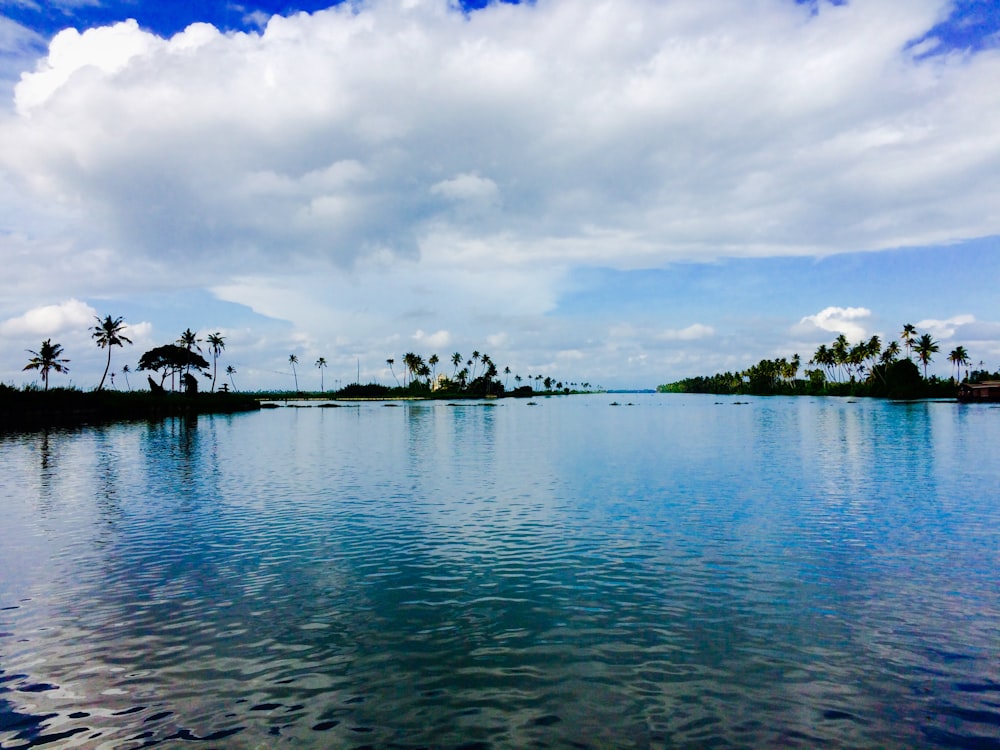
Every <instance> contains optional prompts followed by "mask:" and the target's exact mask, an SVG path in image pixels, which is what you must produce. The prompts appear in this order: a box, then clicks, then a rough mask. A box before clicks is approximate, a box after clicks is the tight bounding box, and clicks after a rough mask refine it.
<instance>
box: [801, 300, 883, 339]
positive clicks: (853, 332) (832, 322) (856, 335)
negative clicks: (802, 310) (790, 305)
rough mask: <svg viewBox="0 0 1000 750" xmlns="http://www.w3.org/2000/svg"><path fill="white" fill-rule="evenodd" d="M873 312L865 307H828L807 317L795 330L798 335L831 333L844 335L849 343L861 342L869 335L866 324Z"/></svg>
mask: <svg viewBox="0 0 1000 750" xmlns="http://www.w3.org/2000/svg"><path fill="white" fill-rule="evenodd" d="M871 315H872V311H871V310H869V309H867V308H865V307H827V308H824V309H823V310H820V311H819V312H818V313H816V314H815V315H807V316H806V317H804V318H802V320H800V321H799V324H798V326H796V328H795V329H794V330H795V332H796V333H798V334H808V333H809V332H811V331H816V330H817V329H818V330H820V331H829V332H831V333H837V334H840V333H842V334H844V336H846V337H847V340H848V341H855V342H856V341H860V340H861V339H863V338H865V337H866V336H867V335H868V333H867V329H866V327H865V326H864V322H865V321H867V320H868V319H869V318H871Z"/></svg>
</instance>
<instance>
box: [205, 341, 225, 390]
mask: <svg viewBox="0 0 1000 750" xmlns="http://www.w3.org/2000/svg"><path fill="white" fill-rule="evenodd" d="M205 341H207V342H208V346H209V351H211V352H212V393H215V377H216V375H217V374H218V366H219V355H220V354H222V350H223V349H225V348H226V340H225V338H223V336H222V334H221V333H219V332H218V331H216V332H215V333H210V334H208V336H207V337H206V338H205Z"/></svg>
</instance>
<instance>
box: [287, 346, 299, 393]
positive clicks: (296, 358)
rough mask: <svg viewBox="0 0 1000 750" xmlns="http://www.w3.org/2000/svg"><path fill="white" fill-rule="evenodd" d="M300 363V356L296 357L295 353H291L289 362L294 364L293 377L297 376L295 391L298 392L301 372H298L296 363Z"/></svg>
mask: <svg viewBox="0 0 1000 750" xmlns="http://www.w3.org/2000/svg"><path fill="white" fill-rule="evenodd" d="M298 363H299V358H298V357H296V356H295V355H294V354H289V355H288V364H290V365H291V366H292V377H293V378H295V391H296V392H298V390H299V374H298V373H297V372H295V365H297V364H298Z"/></svg>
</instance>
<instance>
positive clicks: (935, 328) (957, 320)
mask: <svg viewBox="0 0 1000 750" xmlns="http://www.w3.org/2000/svg"><path fill="white" fill-rule="evenodd" d="M975 321H976V317H975V316H974V315H955V316H953V317H951V318H948V319H947V320H921V321H920V322H919V323H916V324H915V326H916V329H917V330H918V331H920V332H924V331H926V332H927V333H929V334H930V335H931V336H932V337H933V338H935V339H951V338H952V337H953V336H954V335H955V332H956V331H957V330H958V329H959V328H960V327H962V326H965V325H969V324H971V323H975Z"/></svg>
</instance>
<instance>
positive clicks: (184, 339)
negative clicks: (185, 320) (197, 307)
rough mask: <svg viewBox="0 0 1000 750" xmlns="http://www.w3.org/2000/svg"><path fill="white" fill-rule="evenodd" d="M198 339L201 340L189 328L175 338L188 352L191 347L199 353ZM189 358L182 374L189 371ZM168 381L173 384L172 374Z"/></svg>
mask: <svg viewBox="0 0 1000 750" xmlns="http://www.w3.org/2000/svg"><path fill="white" fill-rule="evenodd" d="M199 341H201V339H200V338H198V334H196V333H195V332H194V331H192V330H191V329H190V328H186V329H184V333H182V334H181V337H180V338H179V339H177V343H178V344H179V345H180V346H183V347H184V348H185V349H187V350H188V354H190V353H191V349H197V350H198V352H199V353H200V352H201V347H200V346H198V342H199ZM190 359H191V358H190V357H188V360H189V361H188V363H187V365H186V366H185V368H184V374H185V375H187V374H189V373H190V372H191V362H190ZM170 382H171V384H173V382H174V380H173V375H171V376H170ZM172 387H173V385H171V388H172Z"/></svg>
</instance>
